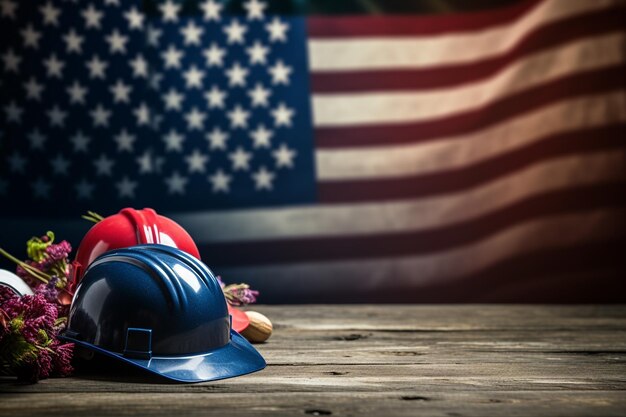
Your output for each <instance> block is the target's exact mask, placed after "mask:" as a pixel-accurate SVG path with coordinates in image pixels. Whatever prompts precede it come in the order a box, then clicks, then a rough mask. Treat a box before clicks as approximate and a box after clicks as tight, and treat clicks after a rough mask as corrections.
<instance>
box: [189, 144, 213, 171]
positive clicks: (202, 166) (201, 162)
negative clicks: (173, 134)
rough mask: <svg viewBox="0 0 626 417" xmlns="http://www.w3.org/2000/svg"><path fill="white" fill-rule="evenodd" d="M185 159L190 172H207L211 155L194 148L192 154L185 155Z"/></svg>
mask: <svg viewBox="0 0 626 417" xmlns="http://www.w3.org/2000/svg"><path fill="white" fill-rule="evenodd" d="M185 161H187V169H189V172H205V171H206V164H207V162H208V161H209V157H208V156H207V155H205V154H203V153H202V152H200V151H199V150H198V149H194V150H193V152H192V153H191V154H190V155H187V156H186V157H185Z"/></svg>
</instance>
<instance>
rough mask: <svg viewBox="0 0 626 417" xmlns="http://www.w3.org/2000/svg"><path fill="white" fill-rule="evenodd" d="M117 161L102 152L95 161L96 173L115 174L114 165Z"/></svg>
mask: <svg viewBox="0 0 626 417" xmlns="http://www.w3.org/2000/svg"><path fill="white" fill-rule="evenodd" d="M114 164H115V161H114V160H112V159H111V158H107V156H106V155H105V154H100V157H99V158H98V159H96V160H94V161H93V165H94V167H95V168H96V175H108V176H111V175H112V174H113V165H114Z"/></svg>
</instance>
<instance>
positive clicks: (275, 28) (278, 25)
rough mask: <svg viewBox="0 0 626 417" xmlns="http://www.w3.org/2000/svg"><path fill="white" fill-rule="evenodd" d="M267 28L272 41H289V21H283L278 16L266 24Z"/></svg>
mask: <svg viewBox="0 0 626 417" xmlns="http://www.w3.org/2000/svg"><path fill="white" fill-rule="evenodd" d="M265 29H266V30H267V31H268V32H269V35H270V41H272V42H277V41H280V42H286V41H287V29H289V26H288V25H287V23H283V22H281V21H280V19H278V18H277V17H275V18H274V20H272V21H271V22H270V23H268V24H267V25H265Z"/></svg>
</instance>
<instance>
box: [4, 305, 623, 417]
mask: <svg viewBox="0 0 626 417" xmlns="http://www.w3.org/2000/svg"><path fill="white" fill-rule="evenodd" d="M255 309H256V310H258V311H261V312H263V313H264V314H266V315H267V316H269V317H270V318H271V319H272V320H273V321H274V324H275V332H274V335H273V336H272V338H271V339H270V340H269V342H267V343H265V344H262V345H258V348H259V350H260V351H261V352H262V354H263V355H264V356H265V358H266V359H267V362H268V363H269V366H268V367H267V368H266V369H265V370H264V371H262V372H259V373H256V374H252V375H248V376H243V377H239V378H234V379H230V380H224V381H217V382H210V383H204V384H191V385H184V384H170V383H163V382H162V381H157V380H155V379H149V378H148V379H146V378H145V377H143V376H142V375H141V376H137V375H133V376H119V374H87V375H84V374H83V375H77V376H75V377H72V378H66V379H49V380H45V381H42V382H40V383H39V384H36V385H30V386H19V385H15V383H14V382H13V381H11V380H6V379H5V380H2V381H1V382H0V415H2V416H22V415H33V416H34V415H37V416H41V415H46V416H52V415H60V416H65V417H67V416H71V417H74V416H83V415H84V416H99V415H110V416H122V415H146V414H155V415H176V414H178V415H180V416H181V417H183V416H192V415H198V416H204V415H207V414H209V413H215V414H228V415H254V416H282V415H285V416H286V415H289V416H298V415H304V416H306V415H333V416H357V415H373V416H383V417H388V416H395V415H407V416H414V415H440V416H488V415H500V416H501V415H506V416H507V417H511V416H515V415H524V416H530V415H532V416H541V415H571V416H604V415H606V416H608V415H626V306H488V305H464V306H371V305H364V306H356V305H355V306H313V305H302V306H271V307H270V306H257V307H256V308H255Z"/></svg>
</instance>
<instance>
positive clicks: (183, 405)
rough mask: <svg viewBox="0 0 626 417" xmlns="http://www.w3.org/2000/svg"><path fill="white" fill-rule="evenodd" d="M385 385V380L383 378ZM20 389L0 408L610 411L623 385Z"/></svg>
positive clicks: (17, 416)
mask: <svg viewBox="0 0 626 417" xmlns="http://www.w3.org/2000/svg"><path fill="white" fill-rule="evenodd" d="M381 387H382V386H381ZM33 397H34V396H33V395H28V394H21V395H19V396H13V397H9V398H2V401H1V402H0V415H6V416H9V415H10V416H14V417H22V416H43V415H46V416H49V415H53V416H56V415H59V416H67V415H68V414H69V415H73V416H76V415H89V416H92V417H99V416H134V415H154V416H171V415H175V414H180V415H184V416H206V415H231V416H250V415H253V416H297V415H302V416H306V415H333V416H355V415H372V416H415V415H441V416H477V417H487V416H502V415H507V416H517V415H519V416H537V417H541V416H552V415H568V416H585V417H588V416H590V415H593V416H611V415H623V412H624V410H626V400H625V399H624V398H625V397H626V396H624V393H623V392H618V391H583V392H581V391H566V390H563V391H559V392H556V393H555V392H553V391H535V392H532V393H529V392H516V391H513V392H511V391H501V392H490V391H480V392H472V393H456V392H455V393H447V392H440V391H432V392H429V391H423V390H419V389H410V388H408V387H407V389H406V390H403V391H387V392H368V393H333V392H325V393H323V394H318V393H266V394H263V395H254V394H250V393H242V394H220V393H183V394H180V393H176V394H167V393H160V394H144V393H130V394H129V393H100V394H98V395H86V394H75V393H70V394H39V395H37V398H33Z"/></svg>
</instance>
